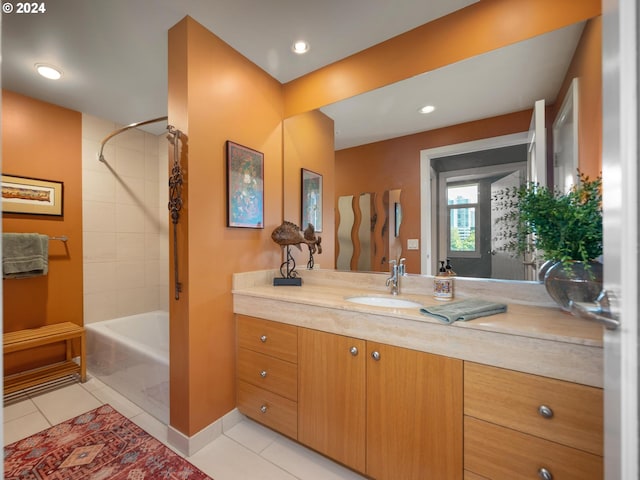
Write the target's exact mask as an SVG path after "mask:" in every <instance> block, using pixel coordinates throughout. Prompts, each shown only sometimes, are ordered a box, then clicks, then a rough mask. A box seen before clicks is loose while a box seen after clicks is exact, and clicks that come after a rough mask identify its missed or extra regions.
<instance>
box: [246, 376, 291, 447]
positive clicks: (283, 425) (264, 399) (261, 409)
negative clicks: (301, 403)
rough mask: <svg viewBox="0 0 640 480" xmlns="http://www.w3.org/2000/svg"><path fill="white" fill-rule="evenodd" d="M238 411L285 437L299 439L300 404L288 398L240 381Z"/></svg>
mask: <svg viewBox="0 0 640 480" xmlns="http://www.w3.org/2000/svg"><path fill="white" fill-rule="evenodd" d="M238 410H240V412H242V413H244V414H245V415H246V416H247V417H249V418H252V419H254V420H255V421H256V422H259V423H262V424H264V425H266V426H267V427H270V428H273V429H274V430H276V431H278V432H280V433H282V434H283V435H286V436H288V437H291V438H294V439H296V438H297V437H298V404H297V403H296V402H294V401H292V400H289V399H288V398H284V397H281V396H280V395H276V394H275V393H273V392H269V391H268V390H265V389H263V388H259V387H256V386H255V385H251V384H250V383H247V382H243V381H238Z"/></svg>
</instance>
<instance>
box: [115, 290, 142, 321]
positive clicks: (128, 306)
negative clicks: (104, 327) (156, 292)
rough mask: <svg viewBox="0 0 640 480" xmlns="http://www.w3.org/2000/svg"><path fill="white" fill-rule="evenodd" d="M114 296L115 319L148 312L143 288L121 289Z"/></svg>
mask: <svg viewBox="0 0 640 480" xmlns="http://www.w3.org/2000/svg"><path fill="white" fill-rule="evenodd" d="M116 296H117V300H116V302H117V308H116V310H117V317H126V316H128V315H135V314H136V313H142V312H146V311H148V310H147V301H146V298H145V289H144V287H141V288H121V289H120V290H118V291H117V292H116Z"/></svg>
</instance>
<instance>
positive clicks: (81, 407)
mask: <svg viewBox="0 0 640 480" xmlns="http://www.w3.org/2000/svg"><path fill="white" fill-rule="evenodd" d="M104 403H109V404H110V405H111V406H112V407H114V408H115V409H116V410H118V411H119V412H120V413H121V414H122V415H125V416H126V417H127V418H129V419H130V420H132V421H133V422H135V423H136V424H138V425H139V426H140V427H142V428H143V429H144V430H146V431H147V432H148V433H150V434H151V435H153V436H154V437H156V438H158V439H159V440H161V441H162V442H164V443H167V441H166V439H167V429H166V426H165V425H163V424H162V423H161V422H159V421H158V420H156V419H155V418H154V417H152V416H151V415H149V414H147V413H146V412H144V411H143V410H141V409H140V408H139V407H138V406H137V405H135V404H133V403H132V402H130V401H129V400H127V399H126V398H124V397H123V396H122V395H120V394H119V393H117V392H115V391H114V390H112V389H111V388H110V387H108V386H106V385H105V384H103V383H102V382H100V381H99V380H96V379H95V378H90V379H89V380H88V381H87V382H86V383H84V384H80V383H70V384H66V385H61V386H58V387H57V388H55V389H52V390H49V391H45V392H41V393H37V394H35V393H32V394H29V395H28V396H23V397H21V398H16V399H12V400H10V401H8V402H7V405H5V406H4V443H5V445H6V444H9V443H12V442H15V441H16V440H19V439H21V438H25V437H28V436H29V435H32V434H34V433H37V432H39V431H41V430H44V429H45V428H48V427H50V426H52V425H55V424H57V423H60V422H62V421H64V420H67V419H69V418H72V417H75V416H77V415H79V414H81V413H83V412H86V411H88V410H92V409H94V408H96V407H98V406H100V405H102V404H104ZM188 460H189V461H190V462H191V463H193V464H194V465H196V466H197V467H198V468H200V469H201V470H202V471H204V472H205V473H206V474H207V475H209V476H210V477H212V478H213V479H215V480H296V479H298V480H364V478H365V477H362V476H360V475H358V474H356V473H354V472H352V471H351V470H348V469H346V468H344V467H342V466H340V465H338V464H336V463H333V462H331V461H330V460H328V459H326V458H325V457H322V456H321V455H318V454H316V453H314V452H312V451H310V450H308V449H306V448H304V447H302V446H301V445H299V444H297V443H295V442H292V441H291V440H289V439H287V438H285V437H283V436H281V435H278V434H277V433H275V432H273V431H271V430H269V429H267V428H264V427H262V426H260V425H258V424H257V423H255V422H253V421H251V420H248V419H244V420H242V421H241V422H240V423H238V424H236V425H234V426H233V427H231V428H230V429H228V430H225V431H224V433H223V435H221V436H220V437H218V438H217V439H216V440H214V441H213V442H211V443H210V444H209V445H208V446H206V447H205V448H203V449H202V450H200V451H199V452H197V453H195V454H194V455H192V456H191V457H189V458H188Z"/></svg>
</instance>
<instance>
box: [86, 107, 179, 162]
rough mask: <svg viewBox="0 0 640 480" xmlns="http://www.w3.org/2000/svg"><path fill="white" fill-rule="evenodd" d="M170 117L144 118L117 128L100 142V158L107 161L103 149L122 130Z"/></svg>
mask: <svg viewBox="0 0 640 480" xmlns="http://www.w3.org/2000/svg"><path fill="white" fill-rule="evenodd" d="M168 119H169V117H158V118H154V119H152V120H144V121H142V122H137V123H131V124H129V125H127V126H125V127H122V128H119V129H118V130H115V131H114V132H112V133H110V134H109V135H107V136H106V137H104V139H102V143H101V144H100V153H99V154H98V160H100V161H101V162H106V159H105V158H104V155H103V154H102V151H103V150H104V145H105V144H106V143H107V142H108V141H109V140H111V139H112V138H113V137H115V136H116V135H119V134H121V133H122V132H126V131H127V130H129V129H131V128H136V127H141V126H142V125H148V124H149V123H156V122H162V121H163V120H168Z"/></svg>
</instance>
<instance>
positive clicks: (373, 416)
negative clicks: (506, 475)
mask: <svg viewBox="0 0 640 480" xmlns="http://www.w3.org/2000/svg"><path fill="white" fill-rule="evenodd" d="M367 362H368V364H367V471H366V473H367V475H368V476H370V477H372V478H375V479H377V480H397V479H400V478H402V479H407V480H411V479H415V480H423V479H431V478H433V479H436V478H438V479H439V478H442V479H447V480H458V479H461V478H462V398H463V394H462V360H457V359H453V358H449V357H444V356H442V355H434V354H430V353H424V352H418V351H415V350H409V349H406V348H400V347H393V346H390V345H385V344H381V343H375V342H367Z"/></svg>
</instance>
